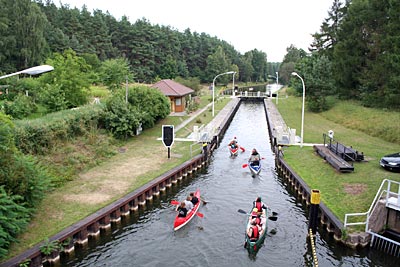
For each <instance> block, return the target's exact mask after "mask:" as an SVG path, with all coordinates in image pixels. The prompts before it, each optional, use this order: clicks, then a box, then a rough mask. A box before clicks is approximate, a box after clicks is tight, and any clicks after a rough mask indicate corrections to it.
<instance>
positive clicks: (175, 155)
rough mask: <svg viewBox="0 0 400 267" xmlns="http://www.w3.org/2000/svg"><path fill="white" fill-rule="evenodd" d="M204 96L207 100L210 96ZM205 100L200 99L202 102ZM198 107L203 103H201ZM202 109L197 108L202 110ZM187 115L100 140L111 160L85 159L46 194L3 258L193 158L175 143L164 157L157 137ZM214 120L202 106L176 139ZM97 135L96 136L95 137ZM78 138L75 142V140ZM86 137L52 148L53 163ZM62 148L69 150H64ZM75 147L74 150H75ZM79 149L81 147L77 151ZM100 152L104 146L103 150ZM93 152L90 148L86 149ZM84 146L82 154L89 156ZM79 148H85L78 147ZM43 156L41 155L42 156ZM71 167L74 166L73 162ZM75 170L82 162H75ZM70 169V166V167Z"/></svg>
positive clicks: (220, 105) (218, 104) (222, 102)
mask: <svg viewBox="0 0 400 267" xmlns="http://www.w3.org/2000/svg"><path fill="white" fill-rule="evenodd" d="M202 98H205V99H209V95H204V96H202ZM229 101H230V98H218V100H217V101H216V103H215V112H216V113H218V112H219V111H220V110H221V109H222V108H223V107H224V106H225V105H226V104H227V103H228V102H229ZM208 103H209V101H206V100H204V101H202V104H201V105H206V104H208ZM201 107H202V106H201ZM201 107H200V108H201ZM185 118H188V116H185V117H175V116H169V117H167V118H166V119H164V120H161V121H159V122H158V123H157V124H156V125H155V126H154V127H153V128H152V129H148V130H145V131H144V132H142V134H141V135H139V136H135V137H133V138H131V139H130V140H128V141H126V142H121V141H119V142H116V143H115V142H104V143H102V145H104V146H108V145H109V147H107V148H108V149H109V150H113V151H114V153H113V154H109V153H107V155H108V156H109V158H106V159H105V160H104V161H102V162H94V161H90V162H86V166H92V167H91V168H86V169H84V170H83V171H81V172H80V173H79V174H78V175H76V178H75V179H73V180H72V181H68V182H66V183H63V184H60V187H58V188H56V189H55V190H53V191H52V192H49V194H48V195H47V196H46V197H45V199H44V200H43V201H42V203H41V205H40V206H39V207H38V210H37V212H36V213H35V216H34V218H33V220H32V221H31V223H30V224H29V227H28V229H27V230H26V231H25V232H24V233H23V234H21V235H20V236H19V238H18V240H19V242H18V243H15V244H13V245H12V247H11V248H10V253H9V255H8V257H7V258H11V257H13V256H15V255H18V254H19V253H21V252H23V251H24V250H26V249H28V248H30V247H32V246H34V245H35V244H37V243H39V242H41V241H43V240H45V239H46V238H48V237H50V236H52V235H54V234H56V233H58V232H60V231H61V230H63V229H64V228H66V227H68V226H70V225H72V224H74V223H76V222H77V221H79V220H81V219H83V218H85V217H87V216H88V215H90V214H92V213H94V212H96V211H97V210H99V209H101V208H103V207H105V206H107V205H108V204H110V203H112V202H113V201H115V200H117V199H119V198H121V197H122V196H124V195H126V194H127V193H129V192H131V191H133V190H135V189H137V188H139V187H140V186H142V185H144V184H146V183H147V182H149V181H151V180H153V179H154V178H156V177H158V176H159V175H161V174H162V173H164V172H166V171H167V170H170V169H171V168H173V167H176V166H178V165H180V164H181V163H183V162H185V161H187V160H189V159H190V158H191V154H190V145H191V144H192V143H191V142H177V141H175V142H174V145H173V146H172V149H171V158H170V159H168V158H167V150H166V148H165V147H164V145H163V144H162V142H161V141H159V140H157V138H159V137H161V129H162V125H175V126H176V125H178V124H180V123H181V122H182V121H183V120H184V119H185ZM211 120H212V114H211V109H210V108H209V109H206V110H205V111H204V112H203V113H202V114H200V115H199V116H198V119H194V120H193V121H192V122H191V123H190V124H188V125H187V126H186V127H185V128H183V129H181V130H180V131H178V133H177V134H176V136H177V137H186V136H187V135H188V134H189V133H190V129H193V126H194V125H197V126H201V125H202V124H207V123H208V122H210V121H211ZM99 138H100V136H99ZM74 142H78V143H79V144H74ZM82 143H83V144H84V143H85V141H84V140H82V139H80V140H79V141H78V140H73V141H71V142H70V143H68V144H67V143H66V144H60V145H59V147H58V148H57V149H56V150H55V151H54V153H55V154H57V155H63V153H65V154H64V155H67V156H64V162H61V159H60V158H59V157H57V166H60V165H62V164H65V165H68V164H69V163H68V162H69V159H68V158H69V157H68V152H70V151H71V146H74V147H79V146H82ZM64 148H66V149H67V150H68V151H67V150H64ZM196 148H197V150H195V151H194V153H197V154H198V153H201V147H200V145H196V146H194V149H196ZM76 150H77V149H74V153H79V151H76ZM78 150H79V149H78ZM103 150H107V149H106V148H103ZM90 151H92V150H90ZM90 151H87V150H85V151H84V153H82V154H81V157H83V158H85V160H86V159H87V158H93V160H96V159H95V158H96V157H93V156H92V155H88V154H87V153H90ZM81 152H83V151H81ZM52 158H53V157H51V155H48V156H47V157H46V159H45V160H46V162H47V165H51V164H52V163H51V159H52ZM42 160H44V159H42ZM72 165H73V164H72ZM79 166H80V167H79V168H82V167H81V164H79ZM70 167H71V168H72V166H70Z"/></svg>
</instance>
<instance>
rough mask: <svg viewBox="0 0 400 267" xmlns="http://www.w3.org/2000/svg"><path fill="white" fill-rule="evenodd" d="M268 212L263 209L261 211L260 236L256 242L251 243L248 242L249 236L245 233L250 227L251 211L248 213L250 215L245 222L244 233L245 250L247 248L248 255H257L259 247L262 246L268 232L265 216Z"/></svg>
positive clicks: (250, 241)
mask: <svg viewBox="0 0 400 267" xmlns="http://www.w3.org/2000/svg"><path fill="white" fill-rule="evenodd" d="M267 213H268V210H267V211H266V210H265V209H263V212H262V214H261V223H262V227H261V228H262V229H261V231H260V235H259V238H258V239H257V240H256V241H252V240H250V238H249V236H248V235H247V231H248V230H249V228H250V227H251V211H250V215H249V218H248V220H247V222H246V232H245V239H246V240H245V245H244V246H245V248H247V250H248V251H249V253H252V254H253V253H257V251H258V250H259V249H260V247H261V246H262V244H263V242H264V239H265V236H266V233H267V230H268V220H267V215H266V214H267Z"/></svg>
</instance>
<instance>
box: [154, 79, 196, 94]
mask: <svg viewBox="0 0 400 267" xmlns="http://www.w3.org/2000/svg"><path fill="white" fill-rule="evenodd" d="M153 87H155V88H157V89H158V90H160V91H161V92H162V93H163V94H164V95H166V96H184V95H188V94H191V93H194V90H193V89H191V88H189V87H186V86H184V85H183V84H180V83H177V82H174V81H173V80H169V79H168V80H161V81H159V82H157V83H155V84H153Z"/></svg>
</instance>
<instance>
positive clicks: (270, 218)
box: [268, 216, 278, 221]
mask: <svg viewBox="0 0 400 267" xmlns="http://www.w3.org/2000/svg"><path fill="white" fill-rule="evenodd" d="M268 219H269V220H271V221H276V220H278V217H276V216H269V217H268Z"/></svg>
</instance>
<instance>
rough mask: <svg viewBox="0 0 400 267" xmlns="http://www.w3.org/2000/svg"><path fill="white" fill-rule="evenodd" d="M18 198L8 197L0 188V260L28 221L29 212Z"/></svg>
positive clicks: (0, 187) (2, 188)
mask: <svg viewBox="0 0 400 267" xmlns="http://www.w3.org/2000/svg"><path fill="white" fill-rule="evenodd" d="M21 200H22V198H21V197H20V196H9V195H8V194H7V192H6V190H5V189H4V186H0V259H1V258H3V257H5V256H6V255H7V252H8V248H9V246H10V244H11V243H12V242H15V241H16V237H17V235H18V234H19V233H20V232H21V231H22V230H23V229H24V228H25V227H26V225H27V224H28V220H29V210H28V209H27V208H25V207H24V206H23V205H21V204H18V203H19V202H21Z"/></svg>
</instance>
